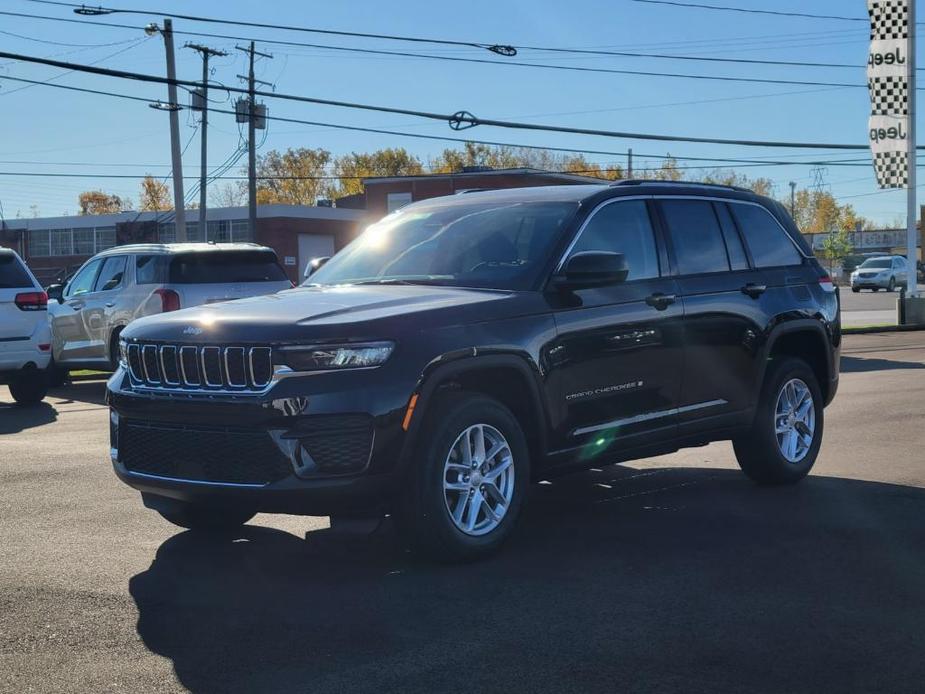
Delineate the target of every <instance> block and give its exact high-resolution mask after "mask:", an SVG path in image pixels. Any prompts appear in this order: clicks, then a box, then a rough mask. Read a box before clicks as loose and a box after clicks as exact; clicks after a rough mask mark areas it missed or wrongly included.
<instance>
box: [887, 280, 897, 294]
mask: <svg viewBox="0 0 925 694" xmlns="http://www.w3.org/2000/svg"><path fill="white" fill-rule="evenodd" d="M886 290H887V291H888V292H895V291H896V278H895V277H890V283H889V284H888V285H887V286H886Z"/></svg>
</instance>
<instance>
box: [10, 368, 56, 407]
mask: <svg viewBox="0 0 925 694" xmlns="http://www.w3.org/2000/svg"><path fill="white" fill-rule="evenodd" d="M47 394H48V384H47V383H46V382H45V374H44V373H43V372H40V371H38V370H32V371H28V372H26V373H24V374H22V375H20V376H17V377H16V378H14V379H13V380H12V382H11V383H10V395H12V396H13V400H15V401H16V403H17V404H19V405H36V404H38V403H40V402H41V401H42V400H44V399H45V396H46V395H47Z"/></svg>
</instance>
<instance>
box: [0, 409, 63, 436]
mask: <svg viewBox="0 0 925 694" xmlns="http://www.w3.org/2000/svg"><path fill="white" fill-rule="evenodd" d="M57 418H58V411H57V410H56V409H55V408H54V407H52V406H51V405H49V404H48V403H47V402H39V403H36V404H35V405H25V406H20V405H16V404H15V403H13V402H4V401H0V435H3V434H16V433H19V432H20V431H24V430H26V429H32V428H34V427H40V426H42V425H44V424H51V423H52V422H54V421H55V420H56V419H57Z"/></svg>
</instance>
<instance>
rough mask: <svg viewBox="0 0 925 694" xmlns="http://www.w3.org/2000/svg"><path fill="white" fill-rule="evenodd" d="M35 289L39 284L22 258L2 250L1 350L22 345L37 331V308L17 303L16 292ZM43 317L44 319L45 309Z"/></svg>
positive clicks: (36, 289)
mask: <svg viewBox="0 0 925 694" xmlns="http://www.w3.org/2000/svg"><path fill="white" fill-rule="evenodd" d="M34 291H38V288H37V287H36V285H35V283H34V281H33V279H32V276H31V275H30V274H29V272H28V271H27V270H26V268H25V266H24V265H23V264H22V261H20V260H19V258H18V257H17V256H15V255H13V254H12V253H0V351H6V350H7V349H10V350H12V349H14V348H15V349H17V350H18V349H21V346H22V342H23V341H24V340H28V339H29V338H30V337H32V333H33V332H35V322H36V320H37V319H36V315H37V312H35V311H23V310H21V309H20V308H19V307H18V306H17V305H16V295H17V294H21V293H23V292H34ZM41 318H42V320H45V313H44V312H42V314H41ZM16 343H19V345H17V344H16Z"/></svg>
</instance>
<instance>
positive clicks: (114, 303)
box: [106, 301, 116, 308]
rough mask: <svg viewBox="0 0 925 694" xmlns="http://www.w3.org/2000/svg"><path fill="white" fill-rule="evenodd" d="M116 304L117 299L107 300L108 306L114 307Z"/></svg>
mask: <svg viewBox="0 0 925 694" xmlns="http://www.w3.org/2000/svg"><path fill="white" fill-rule="evenodd" d="M115 305H116V302H115V301H107V302H106V308H112V307H113V306H115Z"/></svg>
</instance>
